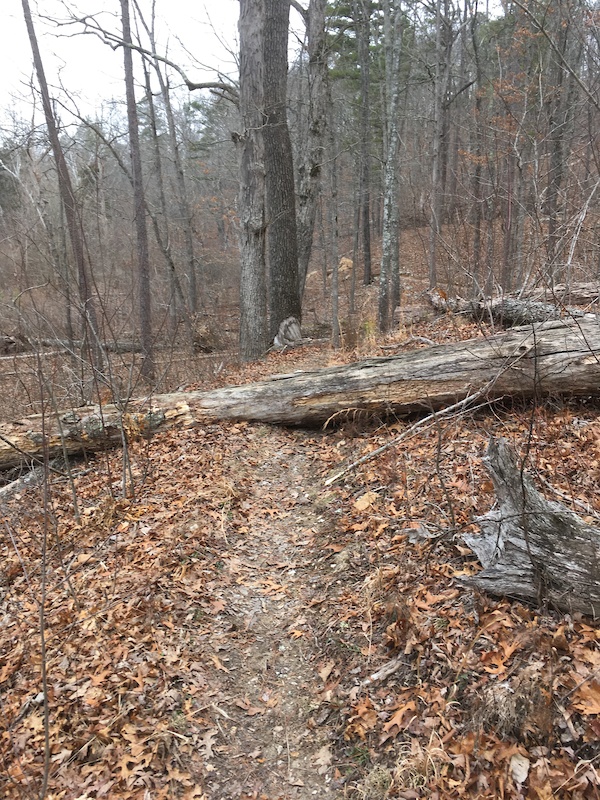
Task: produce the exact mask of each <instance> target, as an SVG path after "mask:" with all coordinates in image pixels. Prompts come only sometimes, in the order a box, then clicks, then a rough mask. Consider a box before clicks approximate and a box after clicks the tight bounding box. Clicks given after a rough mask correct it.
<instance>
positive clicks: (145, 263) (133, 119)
mask: <svg viewBox="0 0 600 800" xmlns="http://www.w3.org/2000/svg"><path fill="white" fill-rule="evenodd" d="M121 22H122V26H123V61H124V66H125V91H126V97H127V122H128V127H129V148H130V155H131V175H132V180H133V202H134V207H135V231H136V239H137V263H138V280H139V286H138V291H139V316H140V338H141V345H142V355H143V361H142V368H141V375H142V377H143V378H145V379H146V380H152V379H153V378H154V343H153V341H152V301H151V295H150V255H149V250H148V229H147V227H146V201H145V197H144V184H143V176H142V156H141V151H140V132H139V121H138V113H137V105H136V102H135V87H134V82H133V52H132V45H133V40H132V36H131V21H130V17H129V0H121Z"/></svg>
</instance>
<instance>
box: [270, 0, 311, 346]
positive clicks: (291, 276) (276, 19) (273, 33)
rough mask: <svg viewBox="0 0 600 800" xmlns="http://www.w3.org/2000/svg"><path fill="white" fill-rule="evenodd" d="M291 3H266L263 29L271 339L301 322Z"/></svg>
mask: <svg viewBox="0 0 600 800" xmlns="http://www.w3.org/2000/svg"><path fill="white" fill-rule="evenodd" d="M289 16H290V0H265V17H264V28H263V61H264V73H263V75H264V103H265V106H264V108H265V124H264V127H263V129H262V133H263V139H264V159H265V189H266V212H267V253H268V264H269V326H270V338H271V339H273V338H274V336H275V335H276V334H277V331H278V330H279V326H280V324H281V323H282V322H283V320H284V319H288V318H290V317H295V318H296V319H297V320H300V319H301V317H302V304H301V300H300V285H299V281H298V239H297V231H296V190H295V185H294V165H293V158H292V141H291V138H290V131H289V128H288V124H287V108H286V98H287V49H288V27H289Z"/></svg>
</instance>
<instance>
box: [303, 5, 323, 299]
mask: <svg viewBox="0 0 600 800" xmlns="http://www.w3.org/2000/svg"><path fill="white" fill-rule="evenodd" d="M326 6H327V3H326V0H310V3H309V6H308V10H307V15H306V19H307V40H308V121H307V128H306V137H305V140H304V141H303V142H302V143H301V146H300V154H299V158H298V167H297V175H298V197H297V205H296V212H297V230H298V284H299V289H300V297H302V295H303V294H304V286H305V283H306V275H307V273H308V264H309V262H310V256H311V253H312V243H313V235H314V228H315V219H316V214H317V200H318V197H319V192H320V188H321V175H322V164H323V161H324V154H325V130H326V127H327V112H326V107H325V98H326V93H327V39H326V36H325V9H326Z"/></svg>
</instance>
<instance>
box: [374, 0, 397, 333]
mask: <svg viewBox="0 0 600 800" xmlns="http://www.w3.org/2000/svg"><path fill="white" fill-rule="evenodd" d="M383 13H384V24H383V30H384V50H385V78H386V80H385V85H386V98H385V125H386V134H387V135H386V139H387V142H386V153H385V165H384V169H383V176H384V177H383V230H382V237H381V270H380V273H379V308H378V323H379V330H381V331H383V332H386V331H388V330H389V329H390V327H391V325H392V323H393V319H394V309H395V308H396V306H397V305H398V303H399V301H400V263H399V249H398V248H399V228H400V225H399V219H398V150H399V146H400V130H399V120H398V112H399V107H400V86H399V80H398V73H399V68H400V57H401V52H402V47H401V45H402V23H401V20H402V14H401V11H400V9H399V8H397V7H396V4H395V3H394V2H393V0H385V2H384V4H383Z"/></svg>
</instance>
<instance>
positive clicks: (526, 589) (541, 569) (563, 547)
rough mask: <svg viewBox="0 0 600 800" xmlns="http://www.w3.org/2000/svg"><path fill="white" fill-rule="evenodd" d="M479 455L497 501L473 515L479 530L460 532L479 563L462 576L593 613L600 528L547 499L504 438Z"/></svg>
mask: <svg viewBox="0 0 600 800" xmlns="http://www.w3.org/2000/svg"><path fill="white" fill-rule="evenodd" d="M484 460H485V464H486V467H487V469H488V471H489V473H490V475H491V477H492V480H493V482H494V487H495V490H496V495H497V497H498V503H499V505H498V507H497V508H494V509H492V511H490V512H489V513H488V514H486V515H485V516H484V517H481V518H479V520H478V522H479V524H480V526H481V531H482V532H481V534H480V535H479V536H477V535H464V536H463V539H464V541H465V542H466V543H467V545H468V546H469V547H470V548H471V549H472V550H473V552H474V553H475V554H476V556H477V557H478V559H479V560H480V561H481V563H482V565H483V567H484V569H483V571H482V572H480V573H478V574H477V575H475V576H474V577H472V578H468V579H466V580H464V581H463V582H465V583H467V584H469V585H471V586H475V587H477V588H479V589H483V590H485V591H487V592H490V593H491V594H495V595H508V596H509V597H518V598H522V599H524V600H527V601H533V602H535V603H536V604H538V605H542V604H544V603H547V604H549V605H550V606H554V607H557V608H560V609H562V610H565V611H569V612H570V613H573V612H575V611H579V612H581V613H583V614H591V615H592V616H594V617H596V618H597V617H598V615H600V529H599V528H596V527H594V526H592V525H588V524H587V523H586V522H584V520H582V519H581V517H579V516H578V515H577V514H575V513H574V512H572V511H569V509H567V508H565V506H563V505H561V504H560V503H556V502H551V501H548V500H546V499H545V498H544V497H543V496H542V495H541V494H540V493H539V492H538V491H537V489H536V488H535V486H534V484H533V481H532V479H531V478H530V476H529V475H528V474H527V473H526V472H524V471H523V470H522V469H521V467H520V465H519V462H518V459H517V456H516V454H515V453H514V451H513V450H512V449H511V448H510V447H509V445H508V444H507V442H506V441H504V440H502V439H500V440H498V441H496V440H492V441H491V442H490V445H489V447H488V452H487V456H486V458H485V459H484Z"/></svg>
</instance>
